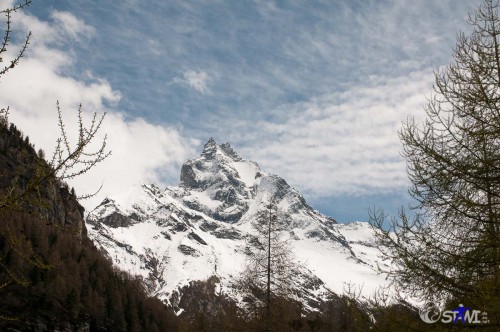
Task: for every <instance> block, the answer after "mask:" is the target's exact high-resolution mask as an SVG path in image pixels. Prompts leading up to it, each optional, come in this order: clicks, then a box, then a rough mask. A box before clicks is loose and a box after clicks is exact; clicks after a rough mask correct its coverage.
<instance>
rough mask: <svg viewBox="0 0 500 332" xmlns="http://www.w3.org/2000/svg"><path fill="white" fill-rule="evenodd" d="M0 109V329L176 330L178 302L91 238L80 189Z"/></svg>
mask: <svg viewBox="0 0 500 332" xmlns="http://www.w3.org/2000/svg"><path fill="white" fill-rule="evenodd" d="M41 156H43V153H42V152H39V153H38V154H37V152H36V151H35V149H34V146H33V144H32V143H30V141H29V138H28V136H24V134H22V132H21V131H20V130H19V129H18V128H17V127H16V126H15V125H14V124H13V123H10V124H9V122H8V121H7V118H6V117H5V116H0V331H167V330H168V331H171V330H179V328H178V327H179V320H178V318H177V316H175V314H174V312H173V310H172V309H171V308H168V307H166V306H165V304H164V303H162V302H161V301H159V300H158V299H156V298H151V297H148V296H147V294H146V292H145V291H144V289H143V287H142V280H139V279H138V278H137V277H132V276H130V275H128V274H127V273H124V272H121V271H118V270H117V269H116V268H115V267H113V266H112V265H111V263H110V262H109V260H107V259H106V258H105V257H104V256H103V255H102V253H101V252H100V251H98V250H97V248H96V247H95V246H94V245H93V243H92V241H91V240H90V239H89V238H88V236H87V232H86V227H85V222H84V209H83V207H82V206H81V205H80V204H79V203H78V201H77V198H76V195H75V192H74V191H73V190H70V189H69V188H68V185H67V184H65V183H64V182H63V181H61V180H60V179H58V178H56V177H55V176H54V175H53V174H52V173H53V170H52V169H51V167H50V166H49V165H48V164H47V162H46V161H45V160H44V159H43V158H42V157H41Z"/></svg>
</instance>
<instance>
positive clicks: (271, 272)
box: [241, 203, 297, 330]
mask: <svg viewBox="0 0 500 332" xmlns="http://www.w3.org/2000/svg"><path fill="white" fill-rule="evenodd" d="M252 228H253V229H254V231H255V236H253V237H251V238H250V239H249V240H248V241H247V255H248V256H247V257H248V261H247V267H246V269H245V271H244V273H243V276H242V280H241V283H242V286H243V288H245V289H246V290H249V291H251V292H252V293H253V294H254V295H256V297H257V299H258V300H259V302H260V303H262V304H263V306H257V309H262V308H264V313H263V314H264V315H263V316H264V320H265V324H266V330H270V328H271V320H272V317H271V314H272V308H273V306H272V302H271V301H272V299H273V298H274V297H282V298H290V297H291V296H292V286H293V275H294V274H295V273H296V272H297V266H296V265H295V263H294V262H293V260H292V248H291V245H290V243H289V241H288V240H287V239H285V238H284V237H283V232H284V231H285V230H286V218H285V217H284V216H279V213H278V210H277V206H276V203H270V204H269V205H268V206H267V207H266V209H265V210H263V211H260V212H259V213H258V215H257V218H256V219H255V220H254V221H253V222H252Z"/></svg>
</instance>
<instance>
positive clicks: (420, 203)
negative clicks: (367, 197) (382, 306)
mask: <svg viewBox="0 0 500 332" xmlns="http://www.w3.org/2000/svg"><path fill="white" fill-rule="evenodd" d="M498 9H499V3H498V2H497V1H492V0H485V1H483V3H482V5H481V6H479V8H478V9H477V11H476V12H475V14H474V15H471V16H470V17H469V22H470V24H471V25H472V27H473V31H472V33H471V34H470V35H465V34H464V33H461V34H459V35H458V38H457V45H456V49H455V51H454V53H453V62H452V64H451V65H449V66H448V67H447V68H445V69H444V70H442V71H439V72H436V73H435V85H434V90H435V92H434V94H433V95H432V96H431V98H430V99H429V101H428V103H427V105H426V106H425V112H426V115H427V117H426V120H425V122H424V123H417V122H416V121H415V120H414V119H410V120H408V121H407V122H406V123H405V124H404V125H403V128H402V130H401V132H400V138H401V141H402V143H403V146H404V148H403V156H404V157H405V158H406V160H407V169H408V174H409V178H410V181H411V183H412V185H411V187H410V194H411V196H412V197H413V198H414V199H415V200H416V202H417V203H416V205H415V206H414V207H413V208H414V209H415V211H416V217H414V218H413V217H412V218H410V216H409V215H408V214H407V213H406V212H405V211H402V212H401V214H400V218H399V219H394V220H393V221H392V223H391V224H392V225H391V226H392V227H391V229H390V230H392V231H395V232H394V233H393V234H392V235H391V234H390V233H389V230H387V229H385V230H384V228H383V227H382V226H383V225H384V223H385V221H384V219H385V216H384V215H383V213H372V215H371V220H372V223H373V224H374V225H375V226H377V227H378V228H379V230H380V232H379V242H380V244H381V245H382V246H385V247H386V248H388V249H387V250H384V251H383V254H384V255H385V257H386V258H389V259H391V260H392V262H393V267H395V268H393V269H392V270H390V271H386V272H388V273H389V275H390V277H391V278H392V281H393V282H394V285H395V286H396V287H397V288H398V289H400V290H404V291H406V292H407V293H409V294H410V295H413V296H416V297H419V298H421V299H423V300H426V301H435V302H439V303H446V302H450V301H452V302H455V303H456V302H457V301H458V303H464V304H467V305H468V306H470V307H471V308H473V307H474V309H479V310H485V311H487V312H488V314H489V319H490V323H491V324H500V17H499V14H498Z"/></svg>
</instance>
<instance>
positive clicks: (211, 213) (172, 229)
mask: <svg viewBox="0 0 500 332" xmlns="http://www.w3.org/2000/svg"><path fill="white" fill-rule="evenodd" d="M180 180H181V181H180V184H179V185H178V186H170V187H167V188H165V189H164V190H160V189H159V188H157V187H156V186H154V185H146V184H141V185H137V186H134V187H132V188H130V189H129V190H127V191H124V192H122V193H119V194H117V195H115V196H113V197H108V198H106V199H105V200H104V201H103V202H102V203H101V204H100V205H99V206H98V207H97V208H96V209H94V210H93V211H91V212H90V213H89V215H88V219H87V222H88V225H89V227H88V229H89V235H90V236H91V238H92V239H93V240H94V241H95V243H96V245H97V246H98V247H100V248H101V249H102V250H104V251H105V252H106V253H107V254H108V255H109V257H110V258H111V259H112V260H113V261H114V262H115V264H117V265H118V266H121V267H122V268H124V269H125V270H128V271H130V272H132V273H134V274H140V275H142V276H143V277H144V279H145V280H146V282H147V284H148V286H149V287H150V289H151V291H152V292H153V293H154V294H156V295H157V296H159V297H160V298H163V299H170V298H171V296H172V294H173V293H174V292H176V291H177V290H179V289H180V287H182V286H185V285H187V284H189V282H191V281H195V280H206V279H207V278H209V277H211V276H214V275H215V276H217V278H218V279H219V280H221V286H224V287H226V288H224V287H223V288H224V289H225V290H226V291H227V292H228V294H229V293H230V292H231V291H232V290H231V289H230V288H231V287H230V285H231V284H232V283H233V282H234V278H235V277H236V276H237V275H238V274H239V273H240V271H241V269H242V268H243V266H244V264H245V257H246V256H245V255H246V254H245V246H246V243H247V242H246V240H245V239H247V238H248V237H251V236H252V228H251V222H252V221H253V220H255V218H256V216H257V214H258V213H259V211H262V210H263V209H265V208H266V207H267V206H268V205H269V204H270V203H271V202H273V203H274V204H276V206H277V209H278V213H279V219H280V220H279V222H280V223H282V225H284V226H285V227H284V229H286V230H285V231H284V234H283V235H284V236H285V237H286V238H289V239H290V240H291V241H292V242H293V245H294V247H295V256H296V257H297V259H298V260H300V261H301V262H307V263H306V266H304V268H303V269H302V270H301V271H298V273H299V274H301V275H303V278H302V279H303V281H304V285H302V286H300V287H302V288H301V289H302V290H301V292H302V293H303V294H304V296H306V297H308V298H311V299H312V298H314V299H315V301H316V300H318V299H319V298H324V296H328V294H332V291H334V292H341V291H342V288H343V284H342V283H343V282H350V281H360V282H363V283H365V290H369V291H371V290H373V289H374V287H375V286H376V285H378V284H381V283H382V282H381V278H379V277H377V276H376V273H375V271H374V270H373V268H374V267H375V265H376V263H377V260H378V259H377V257H376V249H375V248H374V242H373V240H371V235H372V232H373V231H372V230H371V229H370V227H369V225H367V224H365V223H353V224H351V225H345V224H337V222H336V221H335V219H333V218H331V217H328V216H325V215H322V214H321V213H319V212H318V211H316V210H314V209H312V208H311V207H310V206H309V205H308V204H307V203H306V201H305V199H304V198H303V197H302V196H301V195H300V194H299V192H298V191H297V190H295V189H294V188H292V187H290V186H289V185H288V183H287V182H286V181H285V180H284V179H282V178H281V177H279V176H277V175H273V174H270V173H267V172H265V171H263V170H262V169H261V168H260V167H259V165H258V164H257V163H255V162H253V161H249V160H245V159H243V158H241V157H240V156H239V155H238V154H237V153H236V152H235V151H234V150H233V149H232V148H231V146H230V145H229V144H228V143H226V144H222V145H218V144H217V143H216V142H215V140H214V139H213V138H211V139H209V140H208V142H207V143H206V144H205V146H204V148H203V151H202V153H201V155H200V156H199V157H198V158H196V159H191V160H188V161H186V162H185V163H184V165H183V166H182V169H181V176H180ZM312 280H314V282H313V283H314V284H315V285H316V286H315V287H316V288H314V289H309V288H308V287H309V286H307V287H306V285H311V282H312ZM222 284H223V285H222ZM227 287H229V288H227ZM325 294H326V295H325ZM365 294H366V295H369V294H368V292H367V293H365ZM234 296H235V298H239V297H238V295H237V294H236V295H234Z"/></svg>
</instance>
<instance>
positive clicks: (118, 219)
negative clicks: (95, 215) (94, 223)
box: [101, 211, 132, 228]
mask: <svg viewBox="0 0 500 332" xmlns="http://www.w3.org/2000/svg"><path fill="white" fill-rule="evenodd" d="M101 222H102V223H103V224H105V225H107V226H109V227H113V228H118V227H128V226H130V225H132V221H131V220H130V218H129V217H127V216H124V215H122V214H120V213H118V212H116V211H115V212H113V213H111V214H110V215H108V216H106V217H104V218H103V219H101Z"/></svg>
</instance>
